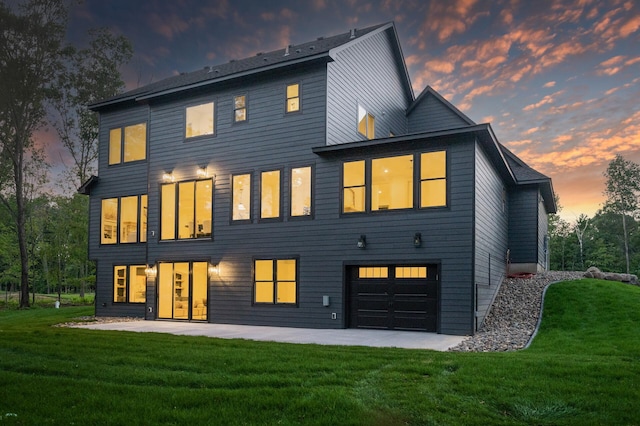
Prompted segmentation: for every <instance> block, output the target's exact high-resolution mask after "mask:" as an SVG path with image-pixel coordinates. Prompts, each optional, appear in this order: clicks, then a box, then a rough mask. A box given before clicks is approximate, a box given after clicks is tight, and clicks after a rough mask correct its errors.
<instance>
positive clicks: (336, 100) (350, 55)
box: [326, 30, 410, 145]
mask: <svg viewBox="0 0 640 426" xmlns="http://www.w3.org/2000/svg"><path fill="white" fill-rule="evenodd" d="M389 31H391V30H387V31H384V32H381V33H377V34H374V35H371V36H370V37H367V38H365V39H363V40H361V41H360V42H358V43H355V44H352V45H350V46H349V47H347V48H345V49H343V50H340V51H339V52H338V53H337V54H335V57H334V59H335V61H334V62H331V63H329V64H328V65H327V75H328V77H327V80H328V81H327V92H326V95H327V105H328V108H327V122H326V124H327V128H326V144H327V145H336V144H341V143H346V142H352V141H357V140H364V139H365V138H364V136H362V135H360V134H359V133H358V128H357V113H358V104H361V105H362V106H363V107H364V108H365V109H367V111H368V112H369V113H371V114H373V116H374V117H375V120H376V121H375V133H376V138H383V137H387V136H389V132H393V133H394V134H396V135H399V134H405V133H406V129H407V125H406V117H405V111H406V109H407V107H408V104H409V102H410V99H408V98H407V96H406V94H405V93H406V92H405V90H404V87H403V84H402V79H403V78H404V77H403V75H402V74H401V72H400V68H399V67H398V64H397V59H396V57H395V55H394V53H393V49H392V44H391V43H392V41H391V39H390V35H389Z"/></svg>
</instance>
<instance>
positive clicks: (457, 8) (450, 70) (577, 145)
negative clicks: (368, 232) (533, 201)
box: [68, 0, 640, 221]
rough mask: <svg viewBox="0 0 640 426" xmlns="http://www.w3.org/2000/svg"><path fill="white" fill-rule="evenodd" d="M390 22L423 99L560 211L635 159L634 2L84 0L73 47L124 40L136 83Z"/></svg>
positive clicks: (639, 154) (637, 58) (588, 196)
mask: <svg viewBox="0 0 640 426" xmlns="http://www.w3.org/2000/svg"><path fill="white" fill-rule="evenodd" d="M388 21H394V22H395V25H396V28H397V31H398V35H399V37H400V43H401V45H402V49H403V53H404V55H405V60H406V63H407V67H408V70H409V74H410V77H411V82H412V84H413V88H414V91H415V94H416V96H417V95H418V94H419V93H420V92H421V91H422V90H423V89H424V88H425V86H427V85H430V86H431V87H433V88H434V89H436V90H437V91H438V92H440V93H441V94H442V95H443V96H444V97H445V98H447V99H448V100H449V101H451V102H452V103H453V104H454V105H456V106H457V107H459V108H460V109H461V110H462V111H463V112H464V113H466V114H467V115H468V116H469V117H470V118H471V119H472V120H474V121H476V122H477V123H484V122H490V123H491V124H492V126H493V128H494V131H495V133H496V135H497V137H498V139H499V140H500V141H501V142H502V143H503V144H504V145H506V146H507V147H508V148H509V149H511V150H512V151H513V152H515V153H516V154H517V155H518V156H520V157H521V158H522V159H523V160H525V161H526V162H527V163H528V164H529V165H531V166H533V167H534V168H536V169H537V170H538V171H540V172H542V173H545V174H547V175H548V176H550V177H551V178H553V184H554V188H555V190H556V192H557V193H558V195H559V196H560V204H561V205H562V206H563V211H562V212H561V213H562V216H563V217H565V218H566V219H568V220H571V221H573V220H575V218H576V217H577V216H578V215H579V214H580V213H585V214H587V215H589V216H591V215H593V213H595V211H596V210H597V209H598V208H599V207H600V206H601V204H602V202H603V201H604V199H603V196H602V192H603V190H604V179H603V177H602V172H603V170H604V169H605V168H606V166H607V164H608V162H609V161H610V160H611V159H613V157H614V156H615V155H616V154H621V155H623V156H624V157H625V158H627V159H629V160H632V161H635V162H638V163H640V2H638V1H637V0H601V1H599V0H536V1H531V0H493V1H490V0H446V1H443V0H437V1H436V0H431V1H429V0H395V1H394V0H312V1H294V0H292V1H286V0H270V1H264V0H235V1H228V0H220V1H204V0H167V1H160V0H145V1H135V0H109V1H105V0H85V2H84V3H83V4H81V5H79V6H74V7H73V9H72V12H71V16H70V29H69V34H68V36H69V39H70V40H82V38H83V34H84V33H85V32H86V30H87V29H88V28H90V27H99V26H107V27H109V28H111V29H112V30H113V31H114V32H116V33H119V34H123V35H125V36H126V37H128V38H129V39H130V40H131V41H132V43H133V45H134V50H135V56H134V59H133V60H132V61H131V62H130V63H129V64H128V65H127V66H126V67H125V68H123V70H122V71H123V75H124V78H125V80H126V83H127V88H128V89H133V88H135V87H138V86H139V85H143V84H146V83H149V82H152V81H157V80H159V79H162V78H165V77H169V76H171V75H173V74H176V73H179V72H183V71H193V70H196V69H199V68H202V67H203V66H205V65H215V64H218V63H224V62H227V61H229V60H230V59H233V58H244V57H247V56H252V55H255V54H256V53H257V52H266V51H270V50H275V49H280V48H283V47H284V46H285V45H287V44H298V43H303V42H306V41H310V40H314V39H316V38H317V37H319V36H330V35H334V34H339V33H344V32H347V31H349V29H351V28H364V27H367V26H370V25H375V24H378V23H384V22H388Z"/></svg>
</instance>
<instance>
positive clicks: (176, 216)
mask: <svg viewBox="0 0 640 426" xmlns="http://www.w3.org/2000/svg"><path fill="white" fill-rule="evenodd" d="M161 197H162V199H161V203H162V204H161V211H160V239H161V240H175V239H179V240H185V239H196V238H211V221H212V214H211V213H212V198H213V180H212V179H203V180H196V181H188V182H179V183H166V184H163V185H162V187H161Z"/></svg>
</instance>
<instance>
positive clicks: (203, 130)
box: [185, 102, 215, 138]
mask: <svg viewBox="0 0 640 426" xmlns="http://www.w3.org/2000/svg"><path fill="white" fill-rule="evenodd" d="M213 106H214V104H213V102H208V103H206V104H201V105H195V106H190V107H187V109H186V113H185V115H186V125H185V137H186V138H195V137H198V136H204V135H212V134H213V132H214V130H215V127H214V119H213Z"/></svg>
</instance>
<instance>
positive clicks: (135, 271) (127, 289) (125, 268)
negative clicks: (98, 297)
mask: <svg viewBox="0 0 640 426" xmlns="http://www.w3.org/2000/svg"><path fill="white" fill-rule="evenodd" d="M145 268H146V266H145V265H118V266H114V267H113V301H114V302H115V303H123V302H124V303H127V302H128V303H144V302H145V301H146V299H147V297H146V294H147V276H146V274H145Z"/></svg>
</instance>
